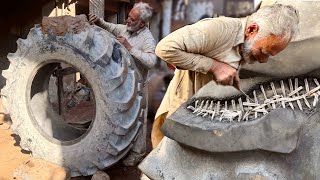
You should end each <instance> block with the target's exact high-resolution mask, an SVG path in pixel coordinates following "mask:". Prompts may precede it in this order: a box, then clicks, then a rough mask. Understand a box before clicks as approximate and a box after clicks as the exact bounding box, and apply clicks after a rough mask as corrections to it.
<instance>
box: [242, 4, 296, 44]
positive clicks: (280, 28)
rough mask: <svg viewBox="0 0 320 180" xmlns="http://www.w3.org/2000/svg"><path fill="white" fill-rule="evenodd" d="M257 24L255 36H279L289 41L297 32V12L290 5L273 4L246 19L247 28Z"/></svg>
mask: <svg viewBox="0 0 320 180" xmlns="http://www.w3.org/2000/svg"><path fill="white" fill-rule="evenodd" d="M254 23H255V24H257V25H258V26H259V31H258V34H257V36H259V37H265V36H267V35H281V36H283V39H284V40H287V41H289V40H290V39H291V38H292V37H293V36H295V35H296V34H297V32H298V24H299V12H298V10H297V9H295V8H294V7H292V6H291V5H283V4H275V5H273V6H266V7H263V8H261V9H259V10H258V11H257V12H255V13H253V14H252V15H251V16H249V18H248V22H247V26H250V25H251V24H254Z"/></svg>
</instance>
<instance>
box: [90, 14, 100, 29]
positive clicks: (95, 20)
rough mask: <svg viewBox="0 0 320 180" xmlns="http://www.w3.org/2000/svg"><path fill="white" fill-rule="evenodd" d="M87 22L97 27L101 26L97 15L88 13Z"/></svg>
mask: <svg viewBox="0 0 320 180" xmlns="http://www.w3.org/2000/svg"><path fill="white" fill-rule="evenodd" d="M89 22H90V23H91V24H96V25H98V26H99V25H100V24H101V20H100V18H99V17H98V16H97V15H95V14H91V13H89Z"/></svg>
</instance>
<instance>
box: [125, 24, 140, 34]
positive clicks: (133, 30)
mask: <svg viewBox="0 0 320 180" xmlns="http://www.w3.org/2000/svg"><path fill="white" fill-rule="evenodd" d="M126 25H127V30H128V31H129V32H131V33H134V32H137V31H138V30H139V28H140V22H139V23H138V24H137V25H135V26H128V24H126Z"/></svg>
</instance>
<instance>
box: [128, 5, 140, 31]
mask: <svg viewBox="0 0 320 180" xmlns="http://www.w3.org/2000/svg"><path fill="white" fill-rule="evenodd" d="M142 23H143V22H142V21H141V19H140V11H139V10H137V9H135V8H133V9H131V11H130V13H129V16H128V19H127V21H126V25H127V29H128V31H130V32H132V33H133V32H136V31H138V30H139V29H141V28H142V27H143V26H142Z"/></svg>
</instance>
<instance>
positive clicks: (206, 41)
mask: <svg viewBox="0 0 320 180" xmlns="http://www.w3.org/2000/svg"><path fill="white" fill-rule="evenodd" d="M246 21H247V19H246V18H244V19H238V18H228V17H220V18H207V19H204V20H201V21H199V22H197V23H195V24H192V25H188V26H185V27H183V28H180V29H178V30H176V31H174V32H172V33H171V34H169V35H168V36H166V37H165V38H164V39H162V40H161V41H160V42H159V43H158V45H157V47H156V54H157V55H158V56H159V57H160V58H161V59H163V60H164V61H166V62H167V63H170V64H173V65H175V66H176V67H177V69H176V70H175V74H174V77H173V79H172V80H171V82H170V84H169V87H168V90H167V92H166V94H165V96H164V98H163V100H162V102H161V105H160V107H159V109H158V111H157V114H156V119H157V118H158V117H159V116H160V115H162V116H164V115H166V113H168V114H167V116H169V115H171V114H172V113H173V112H174V111H176V110H177V109H178V108H179V107H180V106H181V105H182V104H183V103H185V102H186V101H187V100H188V99H189V98H190V97H191V96H192V95H193V94H195V93H196V92H197V91H198V90H199V89H200V88H201V87H203V86H204V85H205V84H207V83H208V82H210V81H211V80H212V74H211V73H207V72H208V71H209V69H210V67H211V66H212V63H213V61H212V59H215V60H218V61H222V62H225V63H227V64H229V65H231V66H232V67H234V68H236V69H237V68H239V64H240V60H241V59H242V57H241V55H240V52H239V49H240V45H241V44H242V43H243V42H244V39H245V37H244V31H245V26H246ZM183 69H184V70H183ZM162 118H163V117H162Z"/></svg>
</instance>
